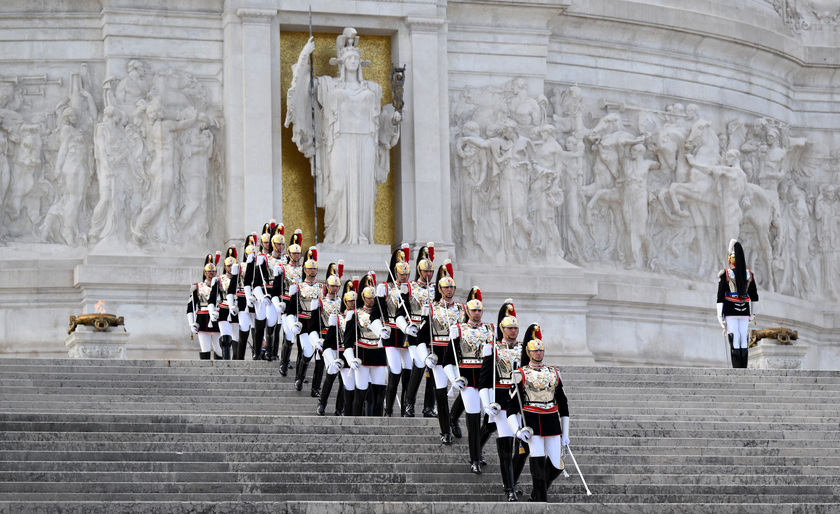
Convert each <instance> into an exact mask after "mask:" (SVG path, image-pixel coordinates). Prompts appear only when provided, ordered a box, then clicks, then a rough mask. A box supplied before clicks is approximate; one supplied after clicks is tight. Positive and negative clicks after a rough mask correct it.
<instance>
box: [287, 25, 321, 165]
mask: <svg viewBox="0 0 840 514" xmlns="http://www.w3.org/2000/svg"><path fill="white" fill-rule="evenodd" d="M314 49H315V43H314V42H313V41H312V38H309V41H307V42H306V45H304V47H303V50H301V52H300V56H299V57H298V60H297V62H296V63H295V64H293V65H292V85H291V87H290V88H289V91H288V92H287V93H286V121H285V122H284V126H285V127H287V128H288V126H289V125H294V127H293V129H292V141H294V142H295V144H296V145H297V147H298V150H299V151H300V152H301V153H302V154H304V155H305V156H306V157H307V158H311V157H312V155H313V153H314V148H313V146H312V140H313V138H314V136H315V134H314V133H313V127H312V98H313V95H314V91H317V88H316V89H315V90H313V89H311V88H310V86H311V84H310V78H309V55H310V54H311V53H312V51H313V50H314ZM316 80H317V79H316Z"/></svg>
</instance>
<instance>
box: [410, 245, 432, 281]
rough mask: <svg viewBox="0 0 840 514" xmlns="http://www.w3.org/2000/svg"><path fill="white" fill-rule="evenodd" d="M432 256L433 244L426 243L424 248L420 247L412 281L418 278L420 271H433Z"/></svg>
mask: <svg viewBox="0 0 840 514" xmlns="http://www.w3.org/2000/svg"><path fill="white" fill-rule="evenodd" d="M434 254H435V244H434V243H432V242H430V243H426V246H421V247H420V250H419V251H418V252H417V261H416V262H415V264H414V269H415V270H416V272H415V277H414V280H417V279H419V278H420V272H421V271H431V272H434V271H435V264H434V260H435V259H434Z"/></svg>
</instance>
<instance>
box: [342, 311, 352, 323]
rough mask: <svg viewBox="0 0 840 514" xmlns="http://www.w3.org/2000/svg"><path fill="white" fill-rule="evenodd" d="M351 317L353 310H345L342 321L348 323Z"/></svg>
mask: <svg viewBox="0 0 840 514" xmlns="http://www.w3.org/2000/svg"><path fill="white" fill-rule="evenodd" d="M351 319H353V311H347V314H345V315H344V321H345V322H346V323H350V320H351Z"/></svg>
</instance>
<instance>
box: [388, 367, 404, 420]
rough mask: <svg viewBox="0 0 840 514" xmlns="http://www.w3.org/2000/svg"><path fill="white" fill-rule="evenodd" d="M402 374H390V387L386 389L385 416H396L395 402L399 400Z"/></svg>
mask: <svg viewBox="0 0 840 514" xmlns="http://www.w3.org/2000/svg"><path fill="white" fill-rule="evenodd" d="M401 379H402V374H401V373H400V374H395V373H388V386H387V387H386V389H385V416H386V417H388V418H390V417H391V416H393V415H394V402H395V401H396V399H397V389H399V387H400V380H401Z"/></svg>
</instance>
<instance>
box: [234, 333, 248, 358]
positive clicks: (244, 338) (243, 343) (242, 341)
mask: <svg viewBox="0 0 840 514" xmlns="http://www.w3.org/2000/svg"><path fill="white" fill-rule="evenodd" d="M250 334H251V331H250V330H240V331H239V343H238V344H237V345H236V357H235V359H236V360H238V361H241V360H245V350H247V349H248V336H249V335H250Z"/></svg>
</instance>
